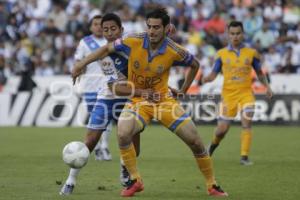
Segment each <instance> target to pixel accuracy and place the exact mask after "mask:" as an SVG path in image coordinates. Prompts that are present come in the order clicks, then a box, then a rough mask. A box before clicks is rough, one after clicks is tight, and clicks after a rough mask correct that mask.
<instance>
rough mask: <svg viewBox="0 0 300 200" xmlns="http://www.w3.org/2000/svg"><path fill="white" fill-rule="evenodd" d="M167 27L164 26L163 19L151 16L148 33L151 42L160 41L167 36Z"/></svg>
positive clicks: (148, 22) (148, 21)
mask: <svg viewBox="0 0 300 200" xmlns="http://www.w3.org/2000/svg"><path fill="white" fill-rule="evenodd" d="M166 32H167V27H164V26H163V24H162V20H161V19H156V18H149V19H148V20H147V34H148V37H149V40H150V43H151V44H158V43H160V42H161V41H162V40H163V39H164V38H165V36H166Z"/></svg>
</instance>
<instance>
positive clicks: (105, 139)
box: [97, 122, 112, 149]
mask: <svg viewBox="0 0 300 200" xmlns="http://www.w3.org/2000/svg"><path fill="white" fill-rule="evenodd" d="M111 130H112V122H110V123H109V124H108V125H107V127H106V130H105V131H104V132H103V133H102V135H101V139H100V140H99V142H98V144H99V143H100V148H101V149H108V145H109V137H110V133H111ZM98 144H97V146H98Z"/></svg>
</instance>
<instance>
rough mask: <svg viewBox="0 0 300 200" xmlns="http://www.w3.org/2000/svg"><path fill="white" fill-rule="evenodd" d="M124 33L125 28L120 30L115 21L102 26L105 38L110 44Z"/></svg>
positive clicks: (104, 23) (106, 22)
mask: <svg viewBox="0 0 300 200" xmlns="http://www.w3.org/2000/svg"><path fill="white" fill-rule="evenodd" d="M122 32H123V28H122V27H121V28H120V27H119V26H118V24H117V23H116V22H115V21H113V20H110V21H105V22H103V24H102V33H103V37H104V38H105V39H106V40H107V41H108V42H113V41H114V40H116V39H118V38H120V37H122Z"/></svg>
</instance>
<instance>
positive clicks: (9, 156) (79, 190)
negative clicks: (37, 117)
mask: <svg viewBox="0 0 300 200" xmlns="http://www.w3.org/2000/svg"><path fill="white" fill-rule="evenodd" d="M213 129H214V127H212V126H205V127H199V131H200V133H201V135H202V137H203V139H204V140H205V142H206V144H207V143H208V142H209V140H210V138H211V136H212V131H213ZM239 130H240V129H239V127H232V129H231V130H230V134H229V135H228V137H227V138H226V139H225V140H224V141H223V143H222V145H221V146H220V147H219V149H217V151H216V152H215V154H214V157H213V159H214V165H215V171H216V177H217V180H218V182H219V183H220V184H221V185H222V187H223V188H224V189H225V190H226V191H227V192H228V193H229V195H230V196H229V197H228V198H225V199H230V200H297V199H300V156H299V153H300V142H299V141H300V132H299V128H298V127H280V126H277V127H271V126H257V127H255V128H254V133H255V136H254V141H253V149H252V154H251V158H252V160H253V161H254V162H255V164H254V165H253V166H249V167H245V166H240V165H239V145H240V141H239ZM84 132H85V129H84V128H0V148H1V150H0V199H1V200H11V199H13V200H14V199H16V200H22V199H26V200H46V199H48V200H56V199H59V200H61V199H72V200H73V199H74V200H83V199H84V200H94V199H95V200H100V199H102V200H113V199H123V198H121V197H119V192H120V189H121V187H120V184H119V161H118V160H119V158H118V157H119V156H118V149H117V142H116V138H115V134H113V136H112V138H111V151H112V153H113V161H111V162H99V161H95V160H94V156H93V155H92V156H91V158H90V162H89V163H88V165H87V166H86V167H85V168H84V169H83V170H82V171H81V174H80V176H79V179H78V182H77V186H76V188H75V191H74V194H73V195H72V196H68V197H61V196H59V195H58V192H59V190H60V187H61V185H59V184H60V182H63V181H64V180H65V178H66V176H67V172H68V167H67V166H66V165H65V164H64V163H63V161H62V160H61V151H62V148H63V146H64V145H65V144H66V143H68V142H69V141H74V140H82V138H83V135H84ZM141 148H142V151H141V156H140V158H139V169H140V172H141V173H142V176H143V180H144V184H145V191H144V192H142V193H140V194H137V195H136V196H135V197H133V199H140V200H188V199H189V200H196V199H197V200H200V199H201V200H204V199H214V198H212V197H208V196H207V195H206V193H205V184H204V180H203V178H202V176H201V174H200V173H199V171H198V169H197V167H196V163H195V161H194V159H193V157H192V154H191V152H190V151H189V150H188V149H187V147H186V146H185V145H184V144H183V143H182V142H181V141H179V139H177V138H176V137H175V136H174V135H173V134H172V133H170V132H169V131H168V130H167V129H165V128H163V127H161V126H149V127H148V128H147V129H146V131H145V132H144V133H143V135H142V142H141Z"/></svg>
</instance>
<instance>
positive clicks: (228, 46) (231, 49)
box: [227, 43, 245, 56]
mask: <svg viewBox="0 0 300 200" xmlns="http://www.w3.org/2000/svg"><path fill="white" fill-rule="evenodd" d="M244 47H245V44H244V43H241V44H240V46H239V48H238V51H236V50H235V49H234V48H233V46H232V45H231V44H228V45H227V49H228V50H229V51H233V52H235V53H236V54H237V55H238V56H239V55H240V52H241V49H242V48H244Z"/></svg>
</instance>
